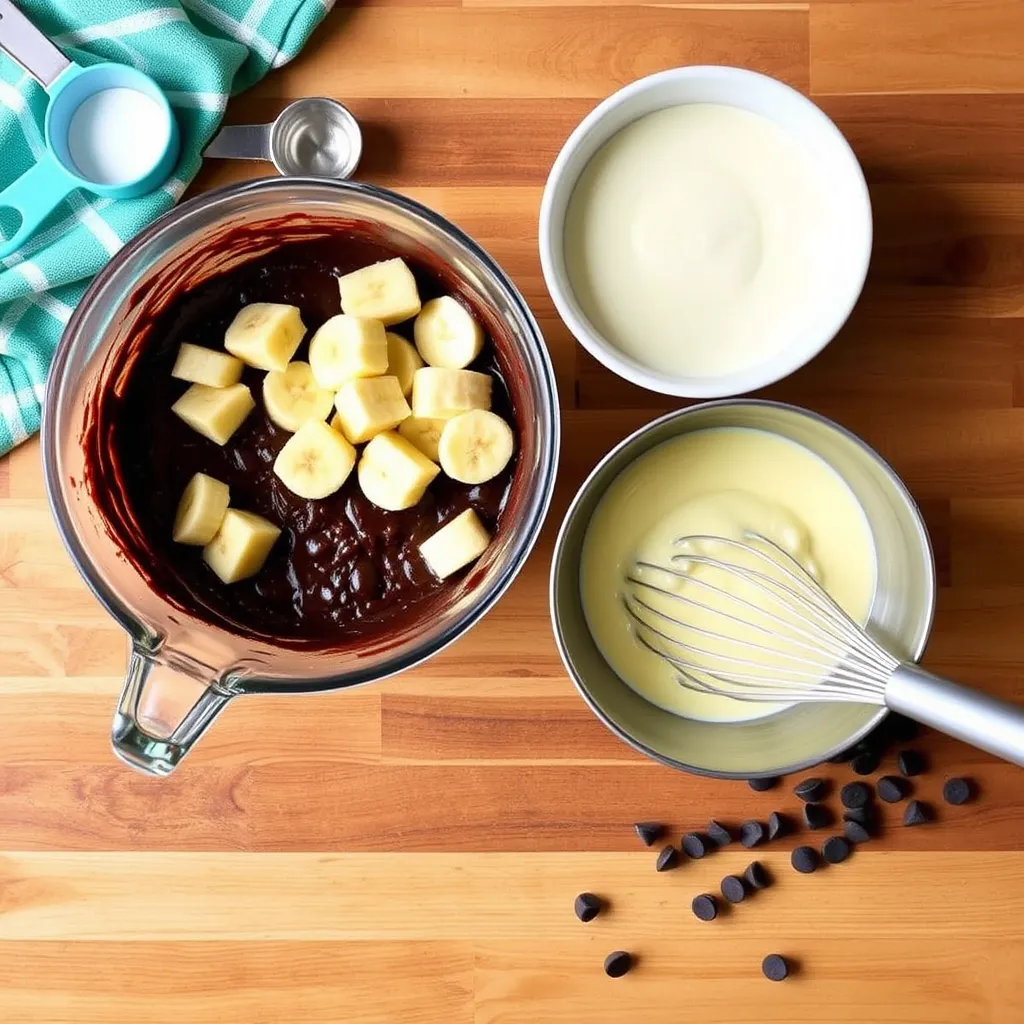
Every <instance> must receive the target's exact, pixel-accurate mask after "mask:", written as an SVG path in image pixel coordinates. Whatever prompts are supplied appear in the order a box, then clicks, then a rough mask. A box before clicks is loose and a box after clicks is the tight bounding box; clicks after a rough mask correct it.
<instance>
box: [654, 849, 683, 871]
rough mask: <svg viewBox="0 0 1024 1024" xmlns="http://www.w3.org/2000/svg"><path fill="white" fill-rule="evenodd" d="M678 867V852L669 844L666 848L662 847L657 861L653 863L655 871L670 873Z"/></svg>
mask: <svg viewBox="0 0 1024 1024" xmlns="http://www.w3.org/2000/svg"><path fill="white" fill-rule="evenodd" d="M678 866H679V851H678V850H677V849H676V848H675V847H674V846H673V845H672V844H671V843H669V844H668V846H666V847H664V848H663V849H662V851H661V853H659V854H658V859H657V860H656V861H655V862H654V869H655V871H671V870H672V869H673V868H675V867H678Z"/></svg>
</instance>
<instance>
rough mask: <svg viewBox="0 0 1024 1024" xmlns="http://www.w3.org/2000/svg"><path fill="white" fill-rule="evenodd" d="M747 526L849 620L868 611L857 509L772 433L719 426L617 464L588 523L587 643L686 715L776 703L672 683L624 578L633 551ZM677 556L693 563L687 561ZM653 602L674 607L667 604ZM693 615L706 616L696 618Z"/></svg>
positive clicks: (712, 717) (864, 528)
mask: <svg viewBox="0 0 1024 1024" xmlns="http://www.w3.org/2000/svg"><path fill="white" fill-rule="evenodd" d="M745 531H753V532H755V533H757V534H760V535H761V536H762V537H766V538H768V540H770V541H771V542H773V543H775V544H777V545H779V547H781V548H782V549H784V550H785V551H786V552H788V553H789V554H790V555H791V556H792V557H793V558H794V559H796V560H797V561H798V562H799V563H800V564H801V565H802V566H803V567H804V568H805V569H806V570H807V571H808V572H809V573H811V575H813V576H814V577H815V578H816V579H817V580H818V581H819V582H820V583H821V584H822V586H823V587H824V588H825V589H826V590H827V591H828V592H829V593H830V594H831V595H832V597H833V598H834V599H835V600H836V601H837V602H838V604H839V605H840V606H841V607H842V608H844V609H845V610H846V612H847V613H848V614H849V615H850V616H851V617H852V618H853V619H855V620H856V621H857V622H860V623H863V622H865V621H866V620H867V616H868V613H869V611H870V608H871V602H872V600H873V597H874V591H875V575H876V563H875V551H874V545H873V543H872V539H871V532H870V529H869V527H868V523H867V520H866V518H865V516H864V513H863V510H862V509H861V507H860V504H859V503H858V501H857V499H856V498H855V497H854V495H853V493H852V492H851V491H850V489H849V488H848V487H847V485H846V484H845V483H844V482H843V480H842V479H841V478H840V477H839V475H838V474H837V473H836V472H835V471H834V470H833V469H831V467H829V466H828V465H827V464H826V463H825V462H824V461H823V460H821V459H820V458H819V457H818V456H816V455H814V454H813V453H811V452H810V451H808V450H807V449H806V448H804V447H802V446H801V445H798V444H796V443H794V442H792V441H790V440H788V439H786V438H782V437H779V436H777V435H775V434H770V433H767V432H764V431H759V430H750V429H745V428H720V429H710V430H698V431H694V432H693V433H689V434H684V435H682V436H680V437H678V438H676V439H674V440H672V441H667V442H665V443H664V444H662V445H659V446H658V447H657V448H655V449H653V450H652V451H650V452H648V453H647V454H646V455H644V456H642V457H641V458H640V459H638V460H637V461H636V462H635V463H633V464H632V465H631V466H629V467H628V468H627V469H625V470H623V472H622V473H620V474H619V476H618V477H617V478H616V479H615V480H614V481H613V482H612V484H611V486H610V487H609V488H608V490H607V492H606V493H605V495H604V497H603V498H602V499H601V502H600V503H599V505H598V507H597V509H596V510H595V512H594V515H593V518H592V519H591V522H590V525H589V527H588V528H587V534H586V537H585V538H584V542H583V552H582V559H581V565H580V588H581V596H582V600H583V610H584V614H585V615H586V619H587V624H588V625H589V627H590V631H591V634H592V635H593V637H594V640H595V642H596V643H597V645H598V647H599V648H600V650H601V652H602V654H603V655H604V657H605V659H606V660H607V662H608V664H609V665H610V666H611V667H612V668H613V669H614V670H615V672H616V673H617V674H618V675H619V676H620V677H621V678H622V679H623V681H624V682H625V683H627V685H629V686H630V687H632V688H633V689H634V690H636V691H637V693H639V694H640V695H641V696H643V697H645V698H646V699H647V700H649V701H651V702H652V703H653V704H656V705H658V706H659V707H662V708H665V709H666V710H668V711H672V712H674V713H675V714H678V715H682V716H683V717H686V718H695V719H702V720H706V721H740V720H744V719H749V718H757V717H761V716H763V715H766V714H771V713H772V712H774V711H776V710H777V709H778V707H779V705H771V704H756V703H749V702H740V701H735V700H731V699H729V698H728V697H722V696H718V695H715V694H705V693H697V692H694V691H692V690H689V689H687V688H685V687H683V686H681V685H680V684H679V683H678V682H677V674H676V672H675V671H674V670H673V669H672V667H671V666H670V665H668V664H667V663H666V662H665V661H663V660H662V659H661V658H659V657H658V656H657V655H656V654H654V653H653V652H651V651H650V650H648V649H647V648H646V647H645V646H643V644H641V643H640V642H639V641H638V640H637V637H636V630H635V627H634V625H633V623H632V620H631V619H630V618H629V616H628V614H627V612H626V609H625V607H624V606H623V594H624V593H626V592H628V589H629V588H628V587H627V585H626V584H625V583H624V581H625V579H626V577H627V575H628V574H629V572H630V570H631V569H632V568H633V566H634V565H635V563H636V561H637V560H638V559H639V560H642V561H648V562H652V563H655V564H658V565H666V564H671V558H672V555H673V554H677V553H680V548H679V547H678V546H676V545H675V544H674V542H675V540H676V539H677V538H679V537H681V536H690V535H695V534H708V535H711V536H714V537H726V538H730V539H734V540H741V539H743V537H744V533H745ZM691 550H692V549H691ZM683 553H685V552H683ZM711 553H715V552H711ZM676 564H677V565H681V567H682V568H683V569H684V570H687V571H691V570H688V569H687V563H686V562H685V561H684V562H682V563H676ZM692 571H699V567H697V568H695V569H693V570H692ZM648 599H650V598H649V596H648ZM654 604H655V605H656V606H657V605H658V602H657V601H654ZM662 607H665V608H666V609H667V610H669V611H675V613H676V614H677V615H678V610H677V609H673V608H671V607H670V606H669V605H668V604H664V605H662ZM688 614H689V615H690V616H691V619H692V616H693V613H692V612H688ZM694 624H701V625H704V624H705V622H703V621H701V620H700V619H699V616H698V621H697V622H696V623H694ZM708 624H709V625H710V620H708ZM716 625H717V626H718V628H721V624H720V623H717V624H716Z"/></svg>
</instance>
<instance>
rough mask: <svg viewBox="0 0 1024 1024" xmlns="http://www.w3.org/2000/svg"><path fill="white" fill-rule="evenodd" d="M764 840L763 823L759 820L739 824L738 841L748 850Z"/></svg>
mask: <svg viewBox="0 0 1024 1024" xmlns="http://www.w3.org/2000/svg"><path fill="white" fill-rule="evenodd" d="M763 840H764V825H762V824H761V822H759V821H745V822H743V824H742V825H740V842H741V843H742V844H743V845H744V846H745V847H746V848H747V849H748V850H749V849H752V848H753V847H755V846H757V844H758V843H760V842H762V841H763Z"/></svg>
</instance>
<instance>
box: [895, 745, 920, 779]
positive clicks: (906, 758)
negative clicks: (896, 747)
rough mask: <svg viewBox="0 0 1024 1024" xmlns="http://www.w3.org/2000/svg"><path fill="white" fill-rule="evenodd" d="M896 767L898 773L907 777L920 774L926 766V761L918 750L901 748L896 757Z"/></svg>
mask: <svg viewBox="0 0 1024 1024" xmlns="http://www.w3.org/2000/svg"><path fill="white" fill-rule="evenodd" d="M896 767H897V768H899V770H900V775H905V776H906V777H907V778H908V779H909V778H911V777H912V776H914V775H920V774H921V773H922V772H923V771H924V770H925V769H926V768H927V767H928V763H927V762H926V761H925V759H924V754H922V753H921V752H920V751H917V750H901V751H900V752H899V755H898V756H897V758H896Z"/></svg>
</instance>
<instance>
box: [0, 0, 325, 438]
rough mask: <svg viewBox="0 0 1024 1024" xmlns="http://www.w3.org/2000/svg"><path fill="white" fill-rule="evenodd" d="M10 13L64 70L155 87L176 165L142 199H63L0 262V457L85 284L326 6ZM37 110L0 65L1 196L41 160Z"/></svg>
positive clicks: (31, 7) (138, 2) (2, 215)
mask: <svg viewBox="0 0 1024 1024" xmlns="http://www.w3.org/2000/svg"><path fill="white" fill-rule="evenodd" d="M16 2H17V4H18V6H19V7H21V8H22V10H23V11H24V12H25V14H27V15H28V17H29V18H31V19H32V21H33V22H35V24H36V25H37V26H38V27H39V28H40V29H41V30H42V31H43V32H45V33H46V34H47V35H49V36H50V38H51V39H53V40H54V42H55V43H56V44H57V45H58V46H59V47H60V48H61V49H62V50H63V51H64V52H65V53H66V54H67V55H68V57H70V58H71V59H72V60H75V61H77V62H78V63H80V64H95V63H96V62H97V61H100V60H110V61H118V62H120V63H123V64H132V65H134V66H135V67H136V68H138V69H139V70H140V71H144V72H145V73H146V74H148V75H150V76H151V77H152V78H154V79H155V80H156V81H157V82H158V83H159V84H160V86H161V87H162V88H163V89H164V90H165V91H166V92H167V97H168V99H169V100H170V103H171V106H172V108H173V109H174V114H175V116H176V118H177V121H178V127H179V129H180V130H181V158H180V160H179V161H178V166H177V167H176V168H175V170H174V172H173V175H172V177H171V178H170V180H169V181H168V182H167V183H166V184H165V185H164V187H163V188H162V189H160V190H158V191H157V192H154V193H152V194H150V195H148V196H141V197H139V198H138V199H117V200H112V199H101V198H99V197H98V196H93V195H90V194H89V193H86V192H74V193H72V194H71V195H70V196H69V197H68V198H67V199H66V200H65V201H64V202H63V203H61V204H60V206H59V207H58V208H57V209H56V210H55V211H54V213H53V214H52V215H51V217H50V219H49V220H48V221H47V222H46V223H45V224H43V225H42V227H41V228H40V229H39V231H38V232H37V233H36V234H35V235H34V236H33V237H31V238H30V239H29V240H28V241H27V242H26V243H25V245H24V246H22V248H21V249H20V250H18V251H17V252H15V253H12V254H11V255H10V256H8V257H7V258H6V259H4V260H0V455H3V454H5V453H6V452H8V451H10V449H11V448H13V447H14V446H15V445H16V444H19V443H20V442H21V441H24V440H25V439H26V438H27V437H29V436H31V435H32V434H34V433H35V432H36V431H37V430H38V429H39V419H40V411H41V403H42V400H43V392H44V388H45V386H46V374H47V370H48V369H49V366H50V360H51V358H52V356H53V351H54V349H55V347H56V345H57V341H58V340H59V338H60V335H61V331H62V330H63V329H64V325H65V324H66V323H67V321H68V318H69V317H70V316H71V312H72V310H73V309H74V307H75V304H76V303H77V302H78V300H79V299H80V298H81V297H82V293H83V292H84V291H85V289H86V287H87V285H88V284H89V281H90V280H91V278H92V277H93V275H94V274H96V272H97V271H98V270H99V269H100V268H101V267H102V266H103V265H104V264H105V263H106V262H107V261H108V260H109V259H110V257H111V256H113V255H114V253H116V252H117V251H118V249H120V248H121V246H122V245H124V243H125V242H126V241H127V240H128V239H129V238H131V237H132V235H134V234H136V232H138V231H139V230H141V229H142V228H143V227H144V226H145V225H146V224H148V223H149V222H150V221H151V220H153V218H154V217H157V216H159V215H160V214H161V213H164V212H165V211H166V210H168V209H170V207H171V206H173V205H174V203H175V202H176V201H177V200H178V198H179V197H180V196H181V194H182V192H183V191H184V190H185V188H186V186H187V185H188V183H189V182H190V181H191V180H192V178H194V177H195V175H196V172H197V171H198V170H199V166H200V163H201V162H202V156H201V154H202V151H203V148H204V147H205V146H206V144H207V142H209V140H210V138H211V137H212V136H213V134H214V132H215V131H216V130H217V127H218V126H219V124H220V121H221V117H222V116H223V114H224V107H225V104H226V103H227V100H228V97H229V96H232V95H234V94H235V93H238V92H241V91H242V90H243V89H246V88H248V87H249V86H250V85H252V84H253V83H254V82H256V81H258V80H259V79H261V78H262V77H263V76H264V75H265V74H266V73H267V72H268V71H269V70H270V69H271V68H275V67H280V66H281V65H282V64H286V63H287V62H288V61H289V60H291V58H292V57H294V56H295V55H296V54H297V53H298V52H299V50H300V49H301V48H302V45H303V44H304V43H305V41H306V40H307V39H308V38H309V35H310V33H311V32H312V31H313V29H314V28H315V27H316V26H317V25H318V24H319V22H320V21H321V20H322V19H323V17H324V15H325V14H326V13H327V11H328V10H329V9H330V7H331V4H332V3H333V2H334V0H16ZM46 102H47V97H46V93H45V92H44V91H43V90H42V88H41V87H40V86H39V85H38V84H37V83H36V82H35V80H34V79H33V78H32V77H31V76H30V75H28V74H26V73H24V72H23V71H22V70H21V68H20V67H18V65H16V64H15V63H14V62H13V61H12V60H10V59H9V58H7V56H6V55H4V54H2V53H0V187H3V186H6V185H8V184H10V183H11V182H12V181H13V180H14V179H15V178H17V177H18V176H19V175H20V174H21V173H22V172H23V171H25V170H26V169H27V168H28V167H29V166H30V165H31V164H32V163H33V162H34V161H35V159H36V156H37V155H38V154H39V153H41V152H42V151H43V146H44V144H43V115H44V113H45V111H46ZM10 216H11V211H10V210H9V209H8V210H3V209H0V234H2V232H3V230H4V228H5V227H7V228H8V230H11V229H12V227H13V226H16V223H17V219H16V218H15V219H14V224H13V225H12V224H11V222H10V220H7V218H9V217H10ZM5 221H6V223H5ZM8 237H9V235H8Z"/></svg>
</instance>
